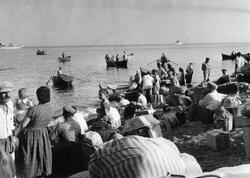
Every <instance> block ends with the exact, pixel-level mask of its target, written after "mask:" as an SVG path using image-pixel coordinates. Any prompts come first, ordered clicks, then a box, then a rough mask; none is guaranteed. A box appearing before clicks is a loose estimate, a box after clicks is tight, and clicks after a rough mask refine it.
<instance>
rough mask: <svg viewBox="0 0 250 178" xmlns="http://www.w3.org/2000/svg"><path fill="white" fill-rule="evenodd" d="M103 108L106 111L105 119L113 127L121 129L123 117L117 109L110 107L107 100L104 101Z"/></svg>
mask: <svg viewBox="0 0 250 178" xmlns="http://www.w3.org/2000/svg"><path fill="white" fill-rule="evenodd" d="M101 107H103V110H104V112H105V113H104V114H105V115H104V118H105V120H106V121H108V122H109V123H110V124H111V126H112V127H114V128H119V127H120V126H121V116H120V114H119V112H118V110H117V109H116V108H113V107H111V106H110V103H109V101H108V100H107V99H104V100H103V101H102V104H101Z"/></svg>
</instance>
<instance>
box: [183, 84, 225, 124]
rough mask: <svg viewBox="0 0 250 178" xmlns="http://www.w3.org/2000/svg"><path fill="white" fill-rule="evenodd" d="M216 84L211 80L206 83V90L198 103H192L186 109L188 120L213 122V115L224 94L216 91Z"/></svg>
mask: <svg viewBox="0 0 250 178" xmlns="http://www.w3.org/2000/svg"><path fill="white" fill-rule="evenodd" d="M216 89H217V85H216V84H214V83H211V82H208V83H207V89H206V90H207V91H206V94H205V96H204V97H203V98H202V99H201V100H200V101H199V104H196V103H194V104H193V105H191V107H190V108H189V111H188V114H187V115H188V116H187V118H188V120H189V121H198V120H200V121H201V122H202V123H204V124H209V123H213V115H214V113H215V111H216V110H217V109H218V108H219V107H220V106H221V104H222V101H223V99H224V98H225V97H226V95H225V94H221V93H218V92H217V90H216Z"/></svg>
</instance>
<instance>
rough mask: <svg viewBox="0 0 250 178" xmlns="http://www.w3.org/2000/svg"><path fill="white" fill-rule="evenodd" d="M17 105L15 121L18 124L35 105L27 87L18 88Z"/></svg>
mask: <svg viewBox="0 0 250 178" xmlns="http://www.w3.org/2000/svg"><path fill="white" fill-rule="evenodd" d="M15 106H16V114H15V121H16V122H17V124H20V123H21V122H22V121H23V119H24V118H25V116H26V114H27V112H28V110H29V109H30V108H31V107H33V106H34V103H33V102H32V101H31V100H30V99H29V97H28V90H27V88H21V89H19V90H18V98H17V99H16V102H15Z"/></svg>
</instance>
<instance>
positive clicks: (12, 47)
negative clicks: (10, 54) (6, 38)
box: [0, 46, 24, 49]
mask: <svg viewBox="0 0 250 178" xmlns="http://www.w3.org/2000/svg"><path fill="white" fill-rule="evenodd" d="M23 47H24V46H1V47H0V49H21V48H23Z"/></svg>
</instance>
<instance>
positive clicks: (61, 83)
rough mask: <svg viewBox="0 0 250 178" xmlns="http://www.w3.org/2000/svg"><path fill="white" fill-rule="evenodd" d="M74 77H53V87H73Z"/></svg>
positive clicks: (62, 75)
mask: <svg viewBox="0 0 250 178" xmlns="http://www.w3.org/2000/svg"><path fill="white" fill-rule="evenodd" d="M73 79H74V77H73V76H68V75H64V74H61V75H59V76H53V77H52V81H53V85H54V86H55V87H57V88H67V87H71V86H72V82H73Z"/></svg>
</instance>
